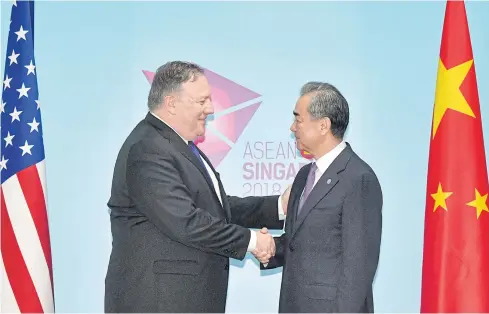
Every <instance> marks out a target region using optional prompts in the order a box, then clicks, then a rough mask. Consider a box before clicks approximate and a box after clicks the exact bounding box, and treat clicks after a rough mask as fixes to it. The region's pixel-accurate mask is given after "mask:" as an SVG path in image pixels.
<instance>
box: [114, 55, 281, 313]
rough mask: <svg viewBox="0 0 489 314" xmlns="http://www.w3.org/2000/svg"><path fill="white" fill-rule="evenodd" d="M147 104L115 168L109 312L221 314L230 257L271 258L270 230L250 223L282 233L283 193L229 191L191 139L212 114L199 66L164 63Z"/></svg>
mask: <svg viewBox="0 0 489 314" xmlns="http://www.w3.org/2000/svg"><path fill="white" fill-rule="evenodd" d="M148 107H149V113H148V114H147V116H146V117H145V118H144V119H143V120H142V121H141V122H140V123H139V124H138V125H137V126H136V127H135V128H134V130H133V131H132V132H131V134H130V135H129V136H128V138H127V139H126V141H125V142H124V144H123V146H122V148H121V150H120V152H119V155H118V157H117V161H116V164H115V169H114V177H113V182H112V192H111V196H110V200H109V202H108V206H109V208H110V209H111V213H110V219H111V226H112V227H111V228H112V236H113V241H112V252H111V255H110V261H109V265H108V270H107V276H106V279H105V311H106V312H140V313H145V312H146V313H147V312H224V310H225V305H226V294H227V286H228V274H229V258H230V257H231V258H235V259H243V258H244V257H245V254H246V252H253V254H256V255H257V256H259V257H260V258H261V259H263V260H265V261H266V260H268V259H269V258H270V257H271V256H272V255H273V254H274V251H275V244H274V241H273V238H272V237H271V235H269V234H263V233H261V232H255V231H252V230H249V229H247V228H261V227H265V226H266V227H268V228H274V229H281V228H282V227H283V220H282V221H281V220H280V218H279V214H280V211H279V204H278V202H279V197H278V196H268V197H247V198H239V197H233V196H227V195H226V193H225V192H224V188H223V185H222V183H221V180H220V178H219V174H218V173H217V172H216V170H215V169H214V168H213V166H212V164H211V163H210V161H209V160H208V159H207V157H206V156H205V154H204V153H203V152H202V151H200V150H199V149H198V148H197V147H196V146H195V144H194V143H193V141H194V140H195V139H196V138H197V137H198V136H201V135H203V134H204V132H205V120H206V117H207V115H209V114H212V113H213V106H212V101H211V90H210V86H209V84H208V82H207V79H206V77H205V75H204V71H203V70H202V68H200V67H199V66H197V65H195V64H191V63H186V62H179V61H175V62H169V63H167V64H165V65H164V66H162V67H160V68H159V69H158V71H157V72H156V73H155V76H154V79H153V82H152V85H151V90H150V92H149V96H148ZM284 194H285V195H283V200H281V201H283V203H281V206H286V203H287V201H288V196H287V193H284Z"/></svg>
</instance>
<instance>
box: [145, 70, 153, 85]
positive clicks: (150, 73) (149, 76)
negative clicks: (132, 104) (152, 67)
mask: <svg viewBox="0 0 489 314" xmlns="http://www.w3.org/2000/svg"><path fill="white" fill-rule="evenodd" d="M143 74H144V76H146V79H147V80H148V82H149V84H151V83H153V78H154V77H155V73H154V72H150V71H146V70H143Z"/></svg>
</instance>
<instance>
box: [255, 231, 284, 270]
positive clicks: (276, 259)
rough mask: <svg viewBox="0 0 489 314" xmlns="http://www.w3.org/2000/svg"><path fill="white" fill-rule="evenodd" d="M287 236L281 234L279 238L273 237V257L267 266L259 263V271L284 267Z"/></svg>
mask: <svg viewBox="0 0 489 314" xmlns="http://www.w3.org/2000/svg"><path fill="white" fill-rule="evenodd" d="M286 237H287V235H286V234H285V233H283V234H282V235H281V236H280V237H274V238H273V240H274V241H275V256H273V257H272V258H271V259H270V260H269V261H268V264H267V266H265V265H263V264H262V263H260V269H262V270H264V269H273V268H278V267H282V266H284V261H285V243H286V239H285V238H286Z"/></svg>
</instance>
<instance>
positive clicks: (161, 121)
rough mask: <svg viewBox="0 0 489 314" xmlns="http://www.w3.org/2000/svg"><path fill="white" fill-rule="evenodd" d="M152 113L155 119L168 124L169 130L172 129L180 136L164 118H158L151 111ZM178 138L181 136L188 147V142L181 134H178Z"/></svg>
mask: <svg viewBox="0 0 489 314" xmlns="http://www.w3.org/2000/svg"><path fill="white" fill-rule="evenodd" d="M150 113H151V114H152V115H153V116H154V117H155V118H157V119H158V120H160V121H161V122H163V123H164V124H166V125H167V126H168V127H169V128H171V129H172V130H173V131H174V132H175V133H177V134H178V132H177V131H175V129H174V128H173V127H172V126H171V125H170V124H168V123H166V122H165V120H163V119H162V118H160V117H158V116H157V115H155V114H154V113H153V112H151V111H150ZM178 136H180V138H181V139H182V140H183V141H184V142H185V144H187V145H188V141H187V140H186V139H184V138H183V137H182V136H181V135H180V134H178Z"/></svg>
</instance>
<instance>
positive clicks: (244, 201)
mask: <svg viewBox="0 0 489 314" xmlns="http://www.w3.org/2000/svg"><path fill="white" fill-rule="evenodd" d="M278 198H279V196H278V195H274V196H264V197H258V196H248V197H244V198H241V197H236V196H228V201H229V205H230V208H231V222H232V223H235V224H237V225H240V226H243V227H246V228H257V229H260V228H262V227H267V228H268V229H282V228H283V225H284V221H283V220H280V219H279V215H278Z"/></svg>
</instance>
